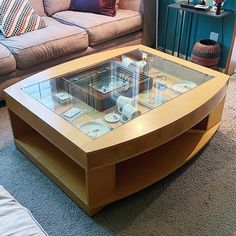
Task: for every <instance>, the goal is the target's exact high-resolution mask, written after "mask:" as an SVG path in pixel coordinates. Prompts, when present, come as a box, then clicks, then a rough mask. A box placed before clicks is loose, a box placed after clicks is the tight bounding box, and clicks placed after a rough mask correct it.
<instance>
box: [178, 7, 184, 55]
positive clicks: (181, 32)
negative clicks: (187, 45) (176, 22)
mask: <svg viewBox="0 0 236 236" xmlns="http://www.w3.org/2000/svg"><path fill="white" fill-rule="evenodd" d="M184 15H185V11H182V16H181V23H180V33H179V43H178V53H177V57H179V51H180V45H181V41H182V34H183V20H184Z"/></svg>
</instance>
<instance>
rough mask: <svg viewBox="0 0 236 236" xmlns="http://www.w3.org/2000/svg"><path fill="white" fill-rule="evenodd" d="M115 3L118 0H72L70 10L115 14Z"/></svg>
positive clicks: (107, 14)
mask: <svg viewBox="0 0 236 236" xmlns="http://www.w3.org/2000/svg"><path fill="white" fill-rule="evenodd" d="M115 5H116V0H71V4H70V10H72V11H84V12H92V13H97V14H102V15H106V16H115V15H116V9H115Z"/></svg>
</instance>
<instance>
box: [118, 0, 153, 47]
mask: <svg viewBox="0 0 236 236" xmlns="http://www.w3.org/2000/svg"><path fill="white" fill-rule="evenodd" d="M119 8H120V9H126V10H133V11H140V12H142V14H143V40H142V41H143V44H144V45H147V46H151V47H155V44H156V0H120V1H119Z"/></svg>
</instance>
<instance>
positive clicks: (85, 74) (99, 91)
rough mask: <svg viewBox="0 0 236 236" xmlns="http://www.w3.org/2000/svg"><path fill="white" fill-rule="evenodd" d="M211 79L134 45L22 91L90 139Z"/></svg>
mask: <svg viewBox="0 0 236 236" xmlns="http://www.w3.org/2000/svg"><path fill="white" fill-rule="evenodd" d="M211 78H212V77H210V76H209V75H207V74H204V73H201V72H198V71H195V70H192V69H190V68H187V67H185V66H183V65H180V64H177V63H175V62H172V61H168V60H165V59H163V58H161V57H157V56H155V55H152V54H149V53H146V52H144V51H140V50H135V51H132V52H129V53H127V54H124V55H120V56H117V57H115V58H112V59H111V60H108V61H105V62H103V63H100V64H96V65H93V66H91V67H89V68H86V69H84V70H80V71H77V72H73V73H70V74H66V75H64V76H61V77H58V78H54V79H50V80H46V81H43V82H40V83H35V84H32V85H30V86H27V87H24V88H23V90H24V91H25V92H26V93H27V94H28V95H30V96H31V97H33V98H34V99H36V100H37V101H39V102H40V103H42V104H43V105H44V106H46V107H48V108H49V109H51V110H52V111H54V112H55V113H57V114H58V115H60V116H61V117H62V118H63V119H65V120H67V121H68V122H70V123H71V124H72V125H74V126H75V127H77V128H78V129H79V130H80V131H82V132H83V133H85V134H86V135H88V136H89V137H91V138H93V139H94V138H97V137H100V136H101V135H103V134H105V133H107V132H110V131H111V130H113V129H116V128H117V127H119V126H120V125H122V124H124V123H127V122H129V121H131V120H133V119H135V118H136V117H138V116H140V115H142V114H144V113H146V112H148V111H150V110H152V109H155V108H157V107H158V106H161V105H162V104H164V103H166V102H168V101H170V100H171V99H173V98H175V97H177V96H180V95H181V94H183V93H186V92H188V91H189V90H191V89H194V88H195V87H197V86H198V85H200V84H202V83H204V82H206V81H208V80H210V79H211Z"/></svg>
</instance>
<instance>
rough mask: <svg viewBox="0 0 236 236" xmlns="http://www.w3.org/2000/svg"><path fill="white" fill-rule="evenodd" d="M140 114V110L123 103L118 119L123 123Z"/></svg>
mask: <svg viewBox="0 0 236 236" xmlns="http://www.w3.org/2000/svg"><path fill="white" fill-rule="evenodd" d="M140 115H141V112H140V111H138V110H137V108H135V107H134V106H132V105H130V104H126V105H124V107H123V109H122V115H121V118H120V120H121V121H122V122H123V123H126V122H128V121H130V120H132V119H134V118H136V117H138V116H140Z"/></svg>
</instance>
